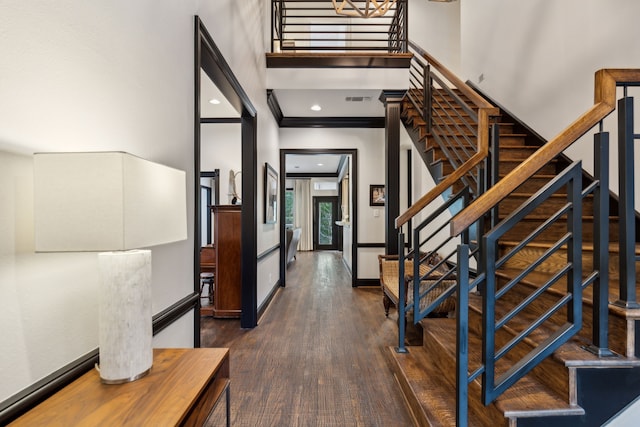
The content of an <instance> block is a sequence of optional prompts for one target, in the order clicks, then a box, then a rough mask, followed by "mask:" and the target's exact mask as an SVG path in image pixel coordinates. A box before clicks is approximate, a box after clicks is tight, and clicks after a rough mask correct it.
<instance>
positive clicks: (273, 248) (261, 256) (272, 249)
mask: <svg viewBox="0 0 640 427" xmlns="http://www.w3.org/2000/svg"><path fill="white" fill-rule="evenodd" d="M278 249H280V243H276V244H275V245H273V246H271V247H270V248H269V249H267V250H266V251H264V252H262V253H260V254H258V258H256V259H257V260H258V262H260V261H262V260H263V259H265V258H266V257H268V256H269V255H271V254H272V253H274V252H275V251H277V250H278Z"/></svg>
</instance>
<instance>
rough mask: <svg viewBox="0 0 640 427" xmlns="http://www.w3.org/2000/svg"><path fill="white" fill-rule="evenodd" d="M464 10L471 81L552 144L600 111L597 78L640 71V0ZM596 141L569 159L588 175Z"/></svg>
mask: <svg viewBox="0 0 640 427" xmlns="http://www.w3.org/2000/svg"><path fill="white" fill-rule="evenodd" d="M460 10H461V23H462V24H461V26H462V38H461V46H462V58H463V59H462V70H463V76H464V77H465V78H468V79H470V80H471V81H473V82H475V83H478V78H479V76H480V75H483V76H484V81H482V82H481V83H479V86H480V88H481V89H482V90H483V91H486V92H487V93H488V94H489V95H490V96H492V97H493V98H494V99H496V100H497V101H498V102H500V103H501V104H502V105H504V106H505V107H506V108H507V109H509V110H510V111H511V112H513V113H514V114H515V115H516V116H518V117H519V118H521V119H522V120H524V121H525V122H526V123H527V124H528V125H529V126H530V127H532V128H533V129H535V130H536V131H537V132H538V133H540V134H541V135H542V136H543V137H545V138H547V139H551V138H552V137H554V136H555V135H557V134H558V133H559V132H560V131H561V130H563V129H564V128H565V127H567V126H568V125H569V124H570V123H571V122H573V121H574V120H575V119H576V118H577V117H578V116H579V115H580V114H582V113H583V112H585V111H586V110H587V108H589V107H590V106H591V105H593V97H594V73H595V71H597V70H598V69H601V68H638V67H640V44H639V43H638V42H637V40H638V34H637V23H636V20H637V19H636V18H637V16H639V15H640V2H638V1H636V0H613V1H607V2H605V1H601V0H565V1H561V2H550V1H544V0H532V1H527V2H513V1H508V0H486V1H483V2H460ZM612 136H613V135H612ZM592 141H593V139H592V138H591V137H588V138H584V139H583V140H582V141H581V143H580V144H577V145H574V146H573V147H571V148H570V149H569V150H568V152H567V154H568V155H569V156H570V157H572V158H574V159H576V158H582V159H583V166H584V167H585V169H587V170H588V171H592V170H593V167H592V164H593V154H592V152H593V149H592ZM612 143H613V140H612ZM615 153H617V150H615V149H612V159H616V157H615ZM614 169H615V168H614ZM611 181H612V186H614V187H615V188H617V178H616V177H614V176H612V177H611Z"/></svg>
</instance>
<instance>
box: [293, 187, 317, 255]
mask: <svg viewBox="0 0 640 427" xmlns="http://www.w3.org/2000/svg"><path fill="white" fill-rule="evenodd" d="M293 192H294V200H295V207H294V209H293V212H294V214H293V215H294V219H293V223H294V226H295V227H300V228H301V229H302V234H301V235H300V243H299V244H298V250H301V251H311V250H313V218H312V215H313V209H312V206H311V181H310V180H308V179H296V180H295V181H294V182H293Z"/></svg>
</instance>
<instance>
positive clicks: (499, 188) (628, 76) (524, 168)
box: [451, 69, 640, 236]
mask: <svg viewBox="0 0 640 427" xmlns="http://www.w3.org/2000/svg"><path fill="white" fill-rule="evenodd" d="M638 82H640V69H602V70H599V71H597V72H596V74H595V97H594V105H593V106H592V107H591V108H590V109H589V110H587V112H585V113H584V114H583V115H581V116H580V117H579V118H578V119H577V120H576V121H574V122H573V123H572V124H571V125H569V127H567V128H566V129H565V130H563V131H562V132H560V134H558V135H557V136H556V137H555V138H553V139H551V140H550V141H548V142H547V143H546V144H545V145H543V146H542V147H541V148H540V149H539V150H538V151H536V152H535V153H534V154H533V155H532V156H531V157H529V158H528V159H527V160H525V161H524V162H522V163H521V164H520V165H518V166H517V167H516V168H515V169H513V170H512V171H511V172H510V173H509V174H507V176H505V177H504V178H503V179H501V180H500V181H499V182H498V183H496V185H494V186H493V187H491V188H490V189H489V190H488V191H487V192H486V193H484V194H483V195H481V196H480V197H478V198H477V199H476V200H475V201H473V202H472V203H471V204H470V205H469V206H468V207H467V208H466V209H464V210H463V211H461V212H460V213H458V214H457V215H456V216H455V217H453V219H452V221H451V235H452V236H457V235H458V234H460V233H462V232H463V231H464V230H466V229H467V228H468V227H469V226H470V225H471V224H473V223H474V222H476V221H477V220H478V219H479V218H480V217H482V216H483V215H484V214H486V213H487V212H488V211H489V210H490V209H492V208H493V207H494V206H496V205H497V204H498V203H499V202H500V201H501V200H502V199H504V198H505V197H506V196H507V195H509V194H510V193H511V192H513V191H514V190H515V189H516V188H518V186H520V185H521V184H522V183H523V182H524V181H526V180H527V179H529V178H530V177H531V176H532V175H533V174H535V173H536V172H537V171H538V170H539V169H540V168H542V167H543V166H544V165H546V164H547V163H549V162H550V161H551V160H552V159H553V158H554V157H556V156H558V155H559V154H560V153H562V152H563V151H564V150H565V149H566V148H567V147H568V146H570V145H571V144H573V143H574V142H576V141H577V140H578V139H579V138H580V137H581V136H582V135H584V134H585V133H587V132H588V131H589V130H590V129H591V128H593V127H594V126H595V125H597V124H598V122H600V121H601V120H603V119H604V118H605V117H607V116H608V115H609V114H611V112H612V111H613V110H614V109H615V105H616V86H617V85H618V84H624V83H638Z"/></svg>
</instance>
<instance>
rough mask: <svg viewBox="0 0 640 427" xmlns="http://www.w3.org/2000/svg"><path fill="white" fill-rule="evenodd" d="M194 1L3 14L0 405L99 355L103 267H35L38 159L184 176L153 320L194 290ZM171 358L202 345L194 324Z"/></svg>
mask: <svg viewBox="0 0 640 427" xmlns="http://www.w3.org/2000/svg"><path fill="white" fill-rule="evenodd" d="M195 9H196V1H189V0H186V1H181V2H164V3H162V4H159V3H157V2H154V1H150V0H140V1H136V2H130V1H126V0H114V1H110V2H85V1H82V0H66V1H63V2H55V3H52V2H50V1H45V0H32V1H29V2H23V1H20V0H6V1H3V2H2V14H0V28H2V31H0V51H1V52H2V56H1V58H0V92H1V93H2V96H1V97H0V151H3V152H4V153H2V154H1V155H0V163H1V165H0V174H2V177H1V178H0V242H2V243H0V247H1V250H0V336H1V337H2V348H3V349H4V351H2V352H1V354H0V378H2V381H0V401H1V400H4V399H6V398H7V397H9V396H11V395H13V394H14V393H16V392H18V391H19V390H21V389H23V388H25V387H27V386H29V385H30V384H32V383H33V382H35V381H37V380H38V379H40V378H42V377H44V376H46V375H48V374H50V373H51V372H53V371H54V370H56V369H58V368H60V367H62V366H64V365H66V364H67V363H70V362H71V361H73V360H74V359H76V358H78V357H79V356H81V355H83V354H85V353H87V352H89V351H91V350H93V349H95V348H96V347H97V308H96V307H97V301H96V286H97V276H96V270H97V269H96V255H95V254H34V253H33V243H32V242H33V227H32V223H31V220H30V218H32V215H33V208H32V206H33V205H32V193H33V183H32V178H31V176H32V153H33V152H36V151H99V150H101V151H106V150H123V151H128V152H131V153H133V154H135V155H138V156H140V157H144V158H147V159H149V160H152V161H155V162H158V163H163V164H166V165H169V166H172V167H175V168H177V169H182V170H186V171H187V176H188V178H187V182H188V195H189V196H188V203H189V208H188V219H189V228H188V230H189V239H188V240H187V241H183V242H178V243H174V244H168V245H164V246H159V247H154V248H153V278H154V281H153V312H154V313H157V312H159V311H161V310H163V309H165V308H166V307H168V306H170V305H171V304H173V303H175V302H176V301H178V300H180V299H181V298H183V297H185V296H186V295H188V294H189V293H191V292H192V291H193V284H192V280H193V266H192V264H193V259H192V252H193V250H192V247H193V222H192V217H193V206H192V205H193V192H194V188H193V177H194V171H193V131H192V129H193V119H192V117H193V14H194V11H195ZM177 323H178V325H177V326H175V327H174V326H173V325H172V326H169V327H168V328H167V329H166V330H165V331H163V333H162V341H161V342H162V345H165V346H180V347H189V346H192V345H193V331H192V330H193V327H192V326H191V328H189V327H186V328H185V327H184V325H185V324H186V325H192V324H193V316H192V314H189V315H187V316H185V318H183V319H181V320H180V321H179V322H177Z"/></svg>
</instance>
